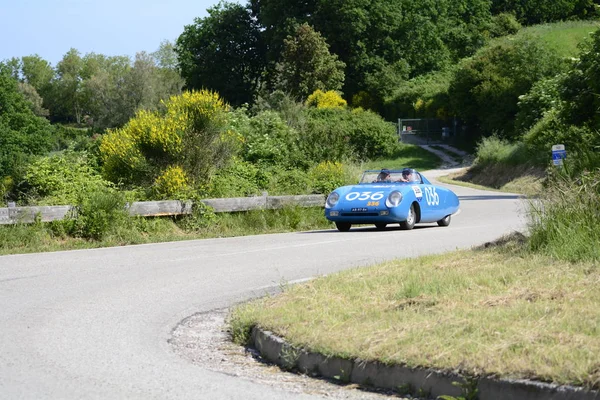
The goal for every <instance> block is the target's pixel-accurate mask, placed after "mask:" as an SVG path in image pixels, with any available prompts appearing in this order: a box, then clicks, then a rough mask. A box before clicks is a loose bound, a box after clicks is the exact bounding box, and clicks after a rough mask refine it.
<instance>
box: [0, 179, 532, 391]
mask: <svg viewBox="0 0 600 400" xmlns="http://www.w3.org/2000/svg"><path fill="white" fill-rule="evenodd" d="M444 173H447V171H445V172H444ZM439 174H440V172H439V171H431V172H430V173H426V174H425V175H426V176H428V177H430V178H431V177H435V176H436V175H439ZM453 189H454V190H455V192H456V193H457V194H458V195H459V196H460V198H461V212H460V214H459V215H457V216H455V217H454V218H453V221H452V224H451V225H450V226H449V227H447V228H439V227H437V225H431V226H427V227H425V226H423V227H419V225H417V227H416V228H415V229H414V230H412V231H401V230H399V229H396V228H391V229H388V230H386V231H376V230H374V229H372V228H369V227H365V228H358V229H353V230H351V231H350V232H348V233H339V232H337V231H334V230H325V231H313V232H301V233H287V234H275V235H262V236H249V237H239V238H226V239H209V240H194V241H185V242H175V243H161V244H152V245H140V246H127V247H119V248H105V249H94V250H77V251H67V252H55V253H46V254H30V255H12V256H3V257H0V309H1V312H0V397H1V398H2V399H21V398H22V399H79V398H85V399H95V398H98V399H134V398H139V399H150V398H155V399H230V398H236V399H241V398H244V399H280V398H282V397H286V398H294V399H295V398H310V396H309V395H296V394H290V393H283V392H281V391H279V390H278V389H273V388H271V387H264V386H261V385H259V384H257V383H253V382H250V381H246V380H242V379H239V378H235V377H232V376H228V375H224V374H220V373H216V372H211V371H207V370H203V369H201V368H200V367H197V366H194V365H192V364H190V363H188V362H187V361H185V360H183V359H181V358H179V357H178V356H177V355H175V354H174V353H173V352H172V350H171V347H170V346H169V344H168V343H167V340H168V339H169V338H170V334H171V331H172V330H173V329H174V328H175V327H176V326H177V323H178V322H179V321H181V320H182V319H184V318H186V317H188V316H190V315H192V314H194V313H197V312H202V311H208V310H213V309H216V308H223V307H227V306H230V305H232V304H234V303H236V302H239V301H242V300H245V299H248V298H251V297H255V296H259V295H261V294H264V293H265V292H266V291H268V290H273V289H274V288H277V287H278V286H279V285H280V284H282V283H285V282H294V281H298V280H302V279H306V278H309V277H314V276H317V275H322V274H329V273H332V272H335V271H339V270H342V269H346V268H351V267H355V266H360V265H368V264H372V263H375V262H378V261H383V260H388V259H392V258H398V257H414V256H418V255H422V254H430V253H439V252H443V251H447V250H453V249H456V248H467V247H470V246H472V245H477V244H481V243H484V242H486V241H490V240H494V239H496V238H497V237H499V236H501V235H502V234H505V233H509V232H511V231H514V230H523V229H524V227H525V218H524V216H523V214H524V213H523V209H524V202H523V201H522V200H519V198H518V196H516V195H511V194H506V193H498V192H487V191H480V190H475V189H468V188H462V187H457V186H453Z"/></svg>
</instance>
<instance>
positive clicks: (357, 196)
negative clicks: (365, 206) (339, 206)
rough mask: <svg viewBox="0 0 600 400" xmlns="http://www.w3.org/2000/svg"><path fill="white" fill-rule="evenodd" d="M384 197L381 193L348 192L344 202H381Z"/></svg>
mask: <svg viewBox="0 0 600 400" xmlns="http://www.w3.org/2000/svg"><path fill="white" fill-rule="evenodd" d="M384 196H385V195H384V194H383V192H350V193H348V194H347V195H346V200H348V201H354V200H374V201H377V200H381V199H383V197H384Z"/></svg>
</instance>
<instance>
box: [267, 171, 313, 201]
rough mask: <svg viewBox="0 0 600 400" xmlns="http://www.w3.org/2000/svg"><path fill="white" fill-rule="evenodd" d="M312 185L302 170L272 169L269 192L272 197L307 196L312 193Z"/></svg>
mask: <svg viewBox="0 0 600 400" xmlns="http://www.w3.org/2000/svg"><path fill="white" fill-rule="evenodd" d="M310 184H311V182H310V178H309V176H308V175H307V173H306V172H305V171H303V170H301V169H291V170H285V169H278V168H272V169H271V170H270V179H269V186H268V188H267V191H268V193H269V195H271V196H280V195H295V194H306V193H310Z"/></svg>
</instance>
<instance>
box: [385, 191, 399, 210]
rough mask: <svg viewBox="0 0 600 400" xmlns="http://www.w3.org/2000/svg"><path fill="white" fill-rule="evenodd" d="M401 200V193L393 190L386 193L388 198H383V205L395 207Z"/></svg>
mask: <svg viewBox="0 0 600 400" xmlns="http://www.w3.org/2000/svg"><path fill="white" fill-rule="evenodd" d="M401 201H402V193H400V192H397V191H395V190H394V191H393V192H391V193H390V194H389V195H388V198H387V199H386V200H385V205H386V207H388V208H392V207H396V206H397V205H398V204H400V202H401Z"/></svg>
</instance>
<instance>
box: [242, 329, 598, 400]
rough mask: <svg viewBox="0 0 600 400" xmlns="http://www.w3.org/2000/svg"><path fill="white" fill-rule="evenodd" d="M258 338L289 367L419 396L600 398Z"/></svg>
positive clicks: (266, 335) (262, 348) (259, 345)
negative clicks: (327, 353) (321, 351)
mask: <svg viewBox="0 0 600 400" xmlns="http://www.w3.org/2000/svg"><path fill="white" fill-rule="evenodd" d="M252 342H253V345H254V347H255V348H256V349H257V350H258V351H259V352H260V354H261V356H262V357H263V358H264V359H266V360H268V361H269V362H272V363H275V364H277V365H279V366H281V367H282V368H284V369H288V370H298V371H300V372H301V373H304V374H308V375H312V376H321V377H324V378H329V379H334V380H339V381H340V382H345V383H350V382H352V383H356V384H359V385H364V386H366V387H375V388H382V389H392V390H395V391H398V392H400V393H401V394H412V395H415V396H419V397H432V398H434V399H435V398H437V397H438V396H443V395H447V396H454V397H458V396H461V395H462V396H464V390H463V388H464V389H465V390H467V391H468V390H469V389H470V390H471V391H473V390H474V389H475V388H476V389H477V398H478V399H479V400H600V392H598V391H595V390H585V389H583V388H578V387H574V386H565V385H562V386H561V385H554V384H549V383H542V382H534V381H529V380H510V379H496V378H493V377H485V378H476V379H469V378H466V377H465V376H462V375H460V374H458V373H453V372H447V371H438V370H434V369H427V368H409V367H406V366H401V365H386V364H383V363H380V362H371V361H362V360H349V359H344V358H340V357H326V356H324V355H322V354H319V353H313V352H309V351H306V350H303V349H298V348H295V347H293V346H291V345H290V344H289V343H287V342H286V341H285V340H283V339H282V338H280V337H278V336H275V335H274V334H273V333H271V332H269V331H263V330H261V329H259V328H256V327H255V328H253V330H252Z"/></svg>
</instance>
